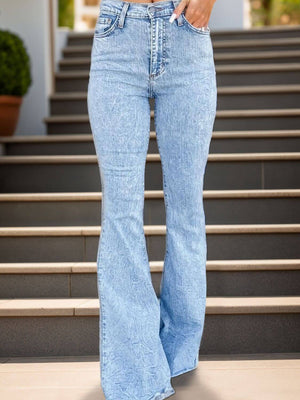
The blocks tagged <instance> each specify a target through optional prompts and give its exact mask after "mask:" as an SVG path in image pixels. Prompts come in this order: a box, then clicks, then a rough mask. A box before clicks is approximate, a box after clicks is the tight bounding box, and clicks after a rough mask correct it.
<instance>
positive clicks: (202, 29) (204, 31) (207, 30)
mask: <svg viewBox="0 0 300 400" xmlns="http://www.w3.org/2000/svg"><path fill="white" fill-rule="evenodd" d="M182 18H183V21H184V22H185V25H186V26H187V28H188V29H190V30H192V31H193V32H196V33H200V34H203V35H210V28H209V26H207V27H200V28H197V27H196V26H194V25H192V24H191V23H190V22H189V21H188V20H187V18H186V16H185V14H184V11H183V12H182Z"/></svg>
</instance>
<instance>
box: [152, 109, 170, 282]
mask: <svg viewBox="0 0 300 400" xmlns="http://www.w3.org/2000/svg"><path fill="white" fill-rule="evenodd" d="M154 121H156V103H154ZM155 131H156V126H155ZM156 143H157V147H158V151H159V154H160V163H161V171H162V175H163V191H164V199H165V215H166V236H165V248H166V251H165V257H164V268H163V271H162V278H161V281H162V282H163V279H164V272H165V265H166V261H167V259H168V256H169V251H168V237H169V235H168V220H169V218H168V196H167V183H166V175H165V169H164V161H163V157H162V154H161V149H160V145H159V139H158V136H157V132H156ZM161 287H162V286H161Z"/></svg>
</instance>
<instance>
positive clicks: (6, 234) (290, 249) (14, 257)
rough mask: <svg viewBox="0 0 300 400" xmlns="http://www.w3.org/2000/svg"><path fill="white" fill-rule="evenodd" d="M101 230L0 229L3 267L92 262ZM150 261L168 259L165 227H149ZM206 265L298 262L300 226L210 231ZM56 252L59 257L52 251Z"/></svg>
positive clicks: (146, 229)
mask: <svg viewBox="0 0 300 400" xmlns="http://www.w3.org/2000/svg"><path fill="white" fill-rule="evenodd" d="M100 232H101V227H100V226H41V227H0V254H1V262H46V261H47V262H58V261H59V262H65V261H68V262H69V261H76V262H82V261H94V260H95V259H96V258H97V249H98V244H99V235H100ZM144 232H145V237H146V243H147V251H148V254H149V260H150V261H159V260H162V259H163V258H164V254H165V239H166V226H165V225H145V226H144ZM206 234H207V246H208V255H207V259H208V260H228V259H229V260H232V259H233V260H236V259H263V258H265V259H276V258H284V259H291V258H297V259H298V258H300V247H299V240H300V224H234V225H228V224H227V225H206ZM54 249H55V251H54Z"/></svg>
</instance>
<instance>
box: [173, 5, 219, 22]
mask: <svg viewBox="0 0 300 400" xmlns="http://www.w3.org/2000/svg"><path fill="white" fill-rule="evenodd" d="M215 1H216V0H182V1H181V2H180V3H179V4H178V6H177V7H176V8H175V9H174V11H173V14H172V15H171V18H170V22H171V23H172V22H173V21H174V20H175V19H176V18H178V17H179V15H180V14H181V13H182V11H183V10H184V9H185V7H187V8H186V12H185V14H184V16H185V18H186V19H187V20H188V22H190V23H191V24H192V25H194V26H195V27H196V28H201V27H207V25H208V21H209V18H210V14H211V12H212V9H213V6H214V3H215Z"/></svg>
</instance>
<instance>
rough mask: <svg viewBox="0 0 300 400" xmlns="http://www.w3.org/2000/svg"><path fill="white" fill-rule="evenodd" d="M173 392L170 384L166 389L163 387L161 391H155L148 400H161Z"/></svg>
mask: <svg viewBox="0 0 300 400" xmlns="http://www.w3.org/2000/svg"><path fill="white" fill-rule="evenodd" d="M174 393H175V389H174V388H172V386H169V387H168V388H167V389H165V390H164V391H162V392H158V393H156V394H155V395H154V396H152V397H150V398H149V399H148V400H163V399H166V398H167V397H170V396H172V395H173V394H174Z"/></svg>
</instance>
